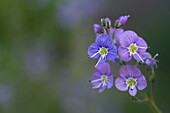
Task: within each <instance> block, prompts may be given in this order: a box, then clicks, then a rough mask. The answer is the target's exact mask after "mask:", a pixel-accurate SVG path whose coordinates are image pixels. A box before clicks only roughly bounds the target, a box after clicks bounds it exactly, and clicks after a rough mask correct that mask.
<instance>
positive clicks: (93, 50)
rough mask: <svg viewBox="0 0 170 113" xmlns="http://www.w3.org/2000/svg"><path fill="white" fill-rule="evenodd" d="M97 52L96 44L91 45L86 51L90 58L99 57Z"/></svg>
mask: <svg viewBox="0 0 170 113" xmlns="http://www.w3.org/2000/svg"><path fill="white" fill-rule="evenodd" d="M99 50H100V49H99V46H98V45H97V44H96V43H93V44H92V45H91V46H90V47H89V49H88V54H89V56H90V57H92V58H98V57H99V56H100V53H98V52H99Z"/></svg>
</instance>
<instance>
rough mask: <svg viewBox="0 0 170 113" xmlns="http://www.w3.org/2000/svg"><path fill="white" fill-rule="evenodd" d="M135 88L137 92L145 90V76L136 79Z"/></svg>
mask: <svg viewBox="0 0 170 113" xmlns="http://www.w3.org/2000/svg"><path fill="white" fill-rule="evenodd" d="M136 86H137V88H138V89H139V90H143V89H145V88H146V86H147V82H146V79H145V76H144V75H141V76H140V77H139V78H138V79H137V85H136Z"/></svg>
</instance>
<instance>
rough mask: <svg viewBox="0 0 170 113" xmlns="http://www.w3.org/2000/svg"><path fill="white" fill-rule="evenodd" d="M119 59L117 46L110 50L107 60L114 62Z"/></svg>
mask: <svg viewBox="0 0 170 113" xmlns="http://www.w3.org/2000/svg"><path fill="white" fill-rule="evenodd" d="M116 57H117V49H116V46H115V45H113V47H112V48H110V49H108V54H107V60H109V61H113V60H114V59H115V58H116Z"/></svg>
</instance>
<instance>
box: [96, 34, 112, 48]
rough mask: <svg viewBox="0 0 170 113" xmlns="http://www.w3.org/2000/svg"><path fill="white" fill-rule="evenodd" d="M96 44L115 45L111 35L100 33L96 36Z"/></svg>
mask: <svg viewBox="0 0 170 113" xmlns="http://www.w3.org/2000/svg"><path fill="white" fill-rule="evenodd" d="M96 44H97V45H98V46H99V47H105V48H111V47H112V46H113V40H112V38H110V36H109V35H105V34H100V35H98V36H97V38H96Z"/></svg>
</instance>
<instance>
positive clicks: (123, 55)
mask: <svg viewBox="0 0 170 113" xmlns="http://www.w3.org/2000/svg"><path fill="white" fill-rule="evenodd" d="M118 55H119V58H120V60H122V61H125V62H128V61H129V60H131V58H132V56H130V53H129V50H128V49H127V48H123V47H119V49H118Z"/></svg>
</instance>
